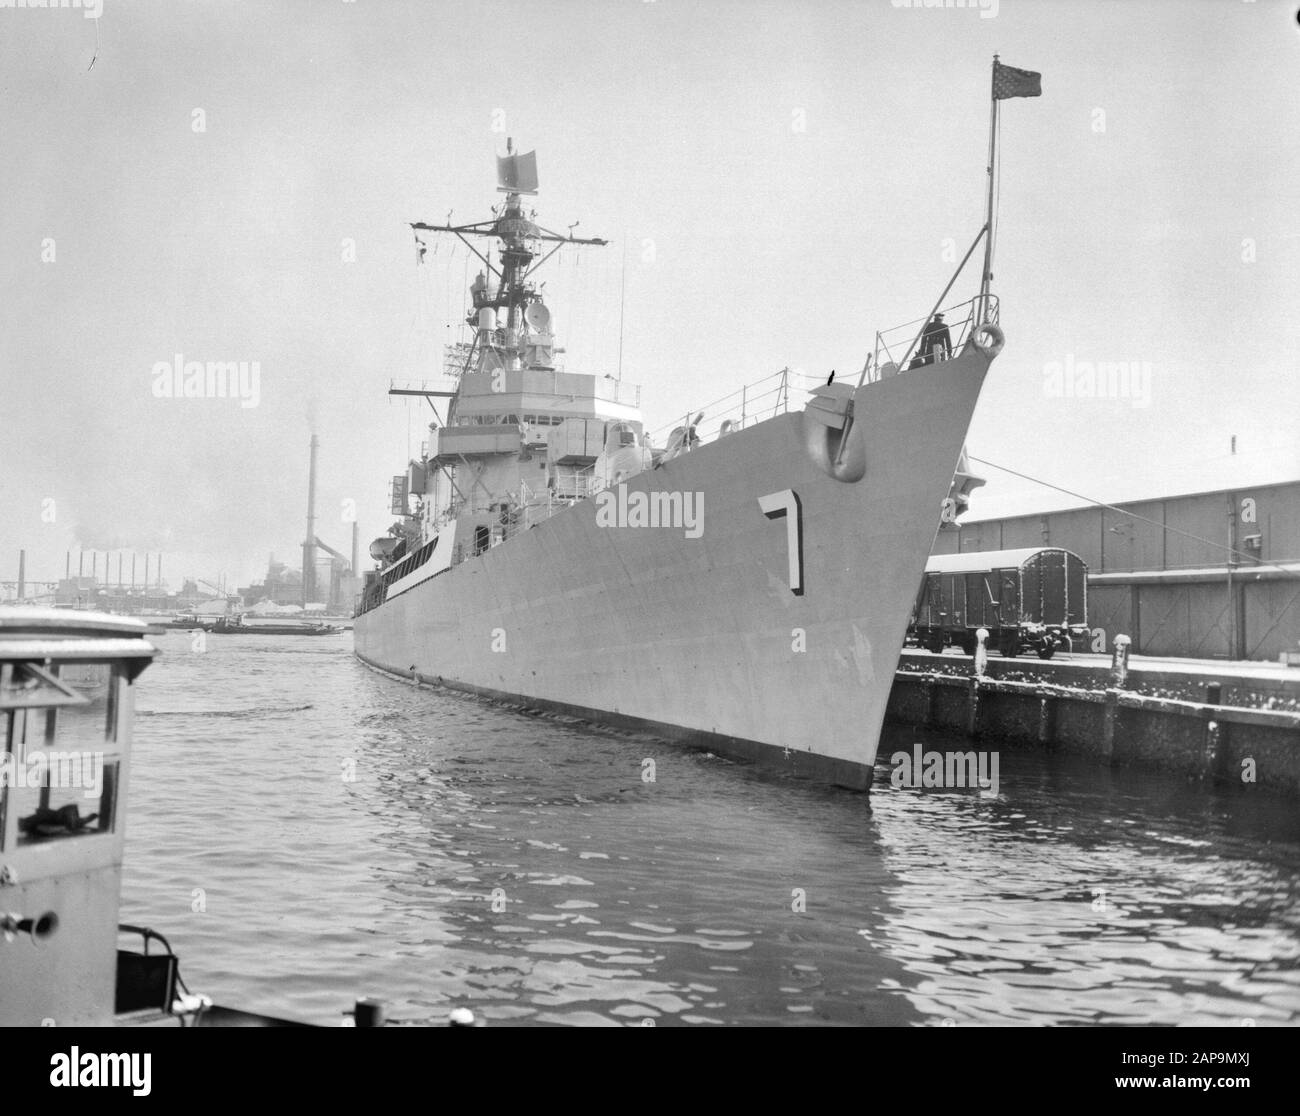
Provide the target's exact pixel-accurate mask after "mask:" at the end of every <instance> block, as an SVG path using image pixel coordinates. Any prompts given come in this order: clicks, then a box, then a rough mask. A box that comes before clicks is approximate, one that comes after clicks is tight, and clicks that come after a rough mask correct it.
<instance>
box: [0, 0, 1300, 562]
mask: <svg viewBox="0 0 1300 1116" xmlns="http://www.w3.org/2000/svg"><path fill="white" fill-rule="evenodd" d="M995 51H996V52H999V53H1000V54H1001V57H1002V61H1003V62H1004V63H1007V64H1009V65H1013V66H1017V67H1021V68H1025V69H1031V70H1038V71H1041V72H1042V75H1043V79H1042V87H1043V95H1042V97H1039V98H1034V99H1015V100H1008V101H1005V102H1002V121H1003V123H1002V166H1001V193H1000V203H999V207H998V221H999V225H998V228H999V236H998V241H997V256H996V259H995V261H994V271H995V275H996V278H995V283H994V289H995V291H996V292H997V293H998V294H999V295H1000V297H1001V299H1002V320H1003V325H1004V327H1005V330H1006V334H1007V343H1006V348H1005V350H1004V352H1003V354H1002V355H1001V357H1000V358H999V359H998V360H997V361H996V362H995V364H994V366H993V371H992V373H991V375H990V379H989V381H988V384H987V387H986V388H985V391H984V395H983V397H982V399H981V402H980V405H979V410H978V413H977V415H976V418H975V422H974V425H973V427H972V430H971V434H970V439H969V444H970V448H971V451H972V453H974V454H976V455H978V456H980V457H982V458H985V459H987V460H990V461H993V462H997V463H1000V464H1005V465H1008V466H1010V467H1012V468H1015V469H1017V470H1018V471H1021V472H1024V473H1027V474H1031V475H1033V476H1038V477H1042V478H1044V479H1047V480H1050V481H1053V482H1055V483H1058V484H1062V485H1065V486H1067V487H1071V488H1074V489H1079V490H1082V491H1084V492H1087V493H1089V494H1093V495H1096V496H1099V497H1101V498H1110V497H1114V496H1121V497H1131V496H1137V495H1159V494H1162V493H1164V492H1169V491H1175V490H1177V491H1183V490H1186V487H1187V479H1188V478H1191V477H1196V478H1201V477H1202V476H1210V477H1211V479H1213V477H1214V476H1217V475H1221V476H1223V477H1224V478H1225V484H1224V485H1223V486H1225V487H1226V486H1227V485H1230V484H1232V483H1235V481H1234V480H1233V477H1234V476H1236V475H1237V472H1236V470H1238V469H1247V471H1249V472H1250V475H1251V477H1252V478H1253V479H1252V481H1251V483H1258V478H1259V477H1264V478H1267V477H1269V476H1276V477H1277V478H1278V479H1295V478H1297V477H1300V449H1298V448H1297V446H1298V445H1300V435H1298V429H1300V376H1298V373H1300V368H1298V367H1297V363H1298V362H1297V349H1298V345H1297V340H1298V335H1300V314H1298V313H1297V312H1296V309H1295V300H1296V299H1297V298H1298V297H1300V292H1298V291H1297V287H1296V282H1295V280H1296V276H1297V275H1298V274H1300V266H1297V265H1298V264H1300V145H1297V143H1296V137H1297V135H1300V105H1298V103H1297V97H1296V92H1295V90H1296V75H1297V54H1298V53H1300V28H1298V27H1297V23H1296V5H1295V4H1294V3H1271V2H1268V0H1258V2H1243V0H1201V2H1197V0H1191V2H1188V0H1146V2H1140V0H1125V2H1123V3H1118V2H1115V3H1105V2H1090V0H1074V2H1065V0H1000V2H999V3H996V4H994V3H992V2H989V3H987V4H986V6H985V8H984V9H983V10H981V9H980V8H979V7H978V6H977V5H973V6H971V7H969V8H966V7H962V8H947V9H942V8H941V9H932V8H924V7H922V6H921V5H920V3H919V2H918V3H917V5H916V6H903V5H902V4H901V2H900V0H892V2H891V0H843V2H836V0H771V2H745V3H723V2H713V0H709V2H707V3H706V2H702V0H653V2H642V0H599V2H597V0H530V2H527V3H510V2H508V0H494V2H492V3H486V4H469V3H456V4H440V3H431V2H417V0H393V2H385V0H355V2H347V0H315V2H308V0H296V2H290V0H279V2H276V0H259V2H257V3H251V2H250V3H232V2H227V0H222V2H219V3H218V2H213V3H183V2H177V0H166V2H162V0H159V2H154V3H143V2H132V0H103V12H102V16H101V18H99V19H87V18H85V13H83V12H82V11H79V10H29V9H8V8H6V7H4V6H3V5H2V4H0V84H2V85H3V90H4V107H3V111H2V113H0V129H2V131H0V141H2V142H3V150H4V157H3V161H2V163H0V190H2V194H0V196H2V197H3V206H0V240H2V243H3V255H2V256H0V306H2V307H3V314H4V318H3V329H2V330H0V378H2V383H0V388H2V391H3V394H2V396H0V423H2V424H3V426H2V433H3V435H4V436H3V440H2V441H0V446H2V448H0V579H12V578H13V577H14V576H15V574H16V569H17V557H18V554H17V552H18V549H19V547H26V548H27V550H28V575H29V577H40V578H45V577H55V576H61V575H62V572H63V564H64V557H63V556H64V552H65V550H66V549H68V548H69V547H71V548H73V549H74V555H73V566H74V570H75V566H76V555H75V549H76V548H77V547H78V546H85V547H87V548H89V547H98V548H102V549H113V548H118V547H126V548H135V549H136V550H137V551H139V552H140V553H141V554H143V552H144V551H145V550H149V551H153V552H157V551H160V550H161V551H163V552H164V553H165V555H166V558H165V562H166V568H165V573H166V574H167V575H168V580H169V581H171V582H172V585H173V587H178V586H179V579H180V577H181V576H183V575H198V576H200V577H207V578H214V577H216V576H217V575H219V574H222V573H224V574H225V575H226V576H227V577H228V578H229V579H230V580H231V581H232V582H239V583H246V582H247V581H248V580H250V579H252V578H255V577H257V578H260V576H261V574H262V572H263V571H264V569H265V564H266V558H267V555H268V553H270V552H271V551H275V552H276V554H277V556H278V557H280V558H282V559H285V560H288V561H290V562H291V563H293V564H296V563H297V561H298V559H299V552H298V550H297V547H298V545H299V544H300V543H301V541H302V537H303V532H304V515H305V505H306V487H307V485H306V474H307V447H308V441H309V438H310V433H311V430H312V426H313V423H314V425H315V429H316V430H317V432H318V433H319V436H320V439H321V474H320V495H319V504H320V521H319V525H318V533H319V534H320V535H321V537H322V538H323V539H324V540H325V541H326V542H328V543H331V544H332V545H334V546H336V547H337V548H338V549H340V550H344V551H346V550H347V549H348V540H349V533H350V527H349V525H348V524H347V523H346V522H344V520H343V510H344V506H345V505H344V502H345V501H348V500H352V501H355V503H356V508H357V514H358V516H359V519H360V524H361V531H362V542H363V547H364V545H365V544H366V543H367V542H368V541H369V540H370V539H371V538H372V537H374V536H375V535H377V534H380V533H382V532H383V530H384V529H385V528H386V527H387V525H388V523H389V522H390V518H389V517H388V515H387V514H386V486H387V482H388V478H389V477H390V476H391V474H393V473H395V472H398V471H400V470H401V468H402V467H403V466H404V464H405V462H406V460H407V457H408V455H414V454H416V453H418V450H419V444H420V441H421V440H422V438H423V437H425V432H424V425H425V423H427V407H426V408H425V412H423V413H422V412H421V409H420V408H421V407H425V405H424V404H423V403H418V404H417V403H407V402H404V401H390V400H389V399H388V398H387V397H386V395H385V392H386V389H387V387H388V384H389V381H390V379H391V378H397V379H420V378H429V377H431V376H433V375H435V374H436V373H437V371H438V365H439V363H440V361H439V354H440V349H441V345H442V344H443V343H444V341H446V340H448V339H449V338H450V337H451V336H452V335H453V334H454V329H449V328H448V322H449V321H452V322H458V321H459V319H460V316H461V314H462V313H463V307H464V303H465V296H464V283H465V281H466V279H472V278H473V275H474V271H475V270H476V265H475V266H473V267H469V266H467V261H466V257H465V252H464V249H458V250H457V251H456V252H455V253H454V254H453V253H452V252H451V251H450V246H449V245H446V244H444V245H442V246H441V247H440V249H439V252H438V254H436V255H434V254H430V255H429V256H428V257H427V259H426V264H425V266H424V267H423V268H419V269H417V267H416V264H415V253H414V250H413V245H412V237H411V232H410V230H409V229H408V227H407V222H408V221H412V220H425V221H442V220H443V219H445V218H446V216H447V214H448V213H449V212H451V213H452V215H453V219H454V220H456V221H470V220H475V219H481V218H483V217H484V216H486V215H487V209H488V207H489V206H490V205H492V204H495V202H496V201H497V198H498V195H497V194H496V192H495V189H494V187H495V165H494V156H495V155H496V154H499V153H504V151H505V140H506V137H507V136H511V137H513V138H514V139H515V142H516V144H517V146H518V148H519V149H521V150H525V151H526V150H530V149H534V148H535V149H536V150H537V152H538V165H539V172H540V179H541V194H540V196H539V197H538V198H537V199H536V203H535V204H536V206H537V209H538V220H539V221H540V222H541V223H542V224H544V225H547V226H549V227H551V228H554V229H564V228H565V227H567V226H568V225H570V224H572V223H573V222H574V221H580V222H581V224H580V225H579V226H578V228H577V230H576V232H577V233H578V235H587V236H603V237H606V238H608V239H609V240H610V241H611V245H610V246H609V247H607V248H604V249H592V250H590V251H589V252H587V253H586V254H584V255H583V256H582V257H581V259H580V260H579V258H578V256H577V254H576V253H574V252H570V251H567V250H566V252H565V253H562V256H561V258H560V260H559V262H558V265H557V266H554V267H551V268H550V274H549V282H548V287H547V293H548V302H549V303H550V305H551V307H552V310H553V313H554V316H555V323H556V328H557V331H558V333H559V335H560V339H561V343H563V344H565V345H567V348H568V358H567V359H568V368H569V370H570V371H587V372H595V373H598V374H603V373H605V372H614V371H615V370H616V366H617V363H618V353H619V294H620V279H621V273H622V271H623V268H624V255H625V254H626V310H625V324H624V339H623V377H624V379H626V380H630V381H632V382H634V383H639V384H641V385H643V395H642V398H643V405H644V407H643V409H644V411H645V416H646V419H647V423H648V425H649V426H650V428H652V429H653V428H655V427H658V426H661V425H663V424H664V423H667V422H669V421H670V420H671V419H672V418H673V417H674V415H676V414H677V413H679V412H680V411H681V410H682V409H683V408H684V406H685V405H688V404H690V405H704V404H707V403H708V402H709V401H711V400H713V399H715V398H717V397H719V396H722V395H724V394H726V393H728V392H730V391H732V390H734V389H736V388H739V387H740V386H741V385H742V384H744V383H747V382H752V381H754V380H757V379H759V378H761V377H763V376H766V375H768V374H770V373H772V372H775V371H776V370H778V369H780V368H781V367H783V366H786V365H789V366H792V367H796V368H799V369H803V370H806V371H807V372H808V374H809V375H810V376H816V377H819V378H820V377H824V376H825V375H826V374H828V373H829V371H830V370H831V369H832V368H836V369H838V370H840V373H841V375H845V374H856V371H857V370H858V369H859V368H860V367H861V365H862V361H863V358H864V356H865V355H866V353H867V351H868V349H869V347H870V345H871V342H872V339H873V337H874V332H875V330H876V329H879V328H885V327H888V326H892V325H895V324H897V323H899V322H902V321H906V320H908V319H912V318H916V317H918V316H920V315H922V314H923V313H925V312H926V311H927V310H928V309H929V307H930V305H931V303H932V302H933V300H934V299H935V298H936V297H937V296H938V294H939V292H940V290H941V289H942V287H943V285H944V283H945V282H946V281H947V279H948V277H949V275H950V273H951V271H952V269H953V263H952V262H951V257H952V255H953V252H954V251H955V252H956V254H957V255H958V256H960V254H961V253H962V252H964V251H965V248H966V246H967V245H968V244H969V242H970V240H971V239H972V238H973V237H974V235H975V233H976V232H977V231H978V229H979V227H980V225H981V223H982V221H983V204H984V189H985V174H984V166H985V157H986V145H987V140H988V90H989V66H990V62H991V59H992V55H993V53H994V52H995ZM92 63H93V64H92ZM196 110H197V111H196ZM346 241H351V242H352V243H354V244H355V262H347V261H346V260H345V258H344V257H345V255H347V254H348V250H347V244H346V243H345V242H346ZM51 257H52V258H51ZM973 278H977V276H973ZM957 290H958V292H959V296H960V297H961V298H966V297H969V295H970V294H971V293H972V289H971V285H970V283H965V282H963V285H962V286H959V288H957ZM954 297H956V296H954ZM176 354H182V355H183V359H185V360H202V361H209V360H220V361H247V362H250V363H251V362H253V361H256V362H258V364H259V367H260V383H259V388H260V397H259V399H258V401H257V406H255V407H242V406H241V405H240V403H239V401H238V400H231V399H179V400H178V399H168V398H159V397H157V396H155V394H154V392H153V385H154V376H153V368H154V365H155V364H156V363H158V362H160V361H165V362H172V361H173V360H174V359H175V357H176ZM1118 361H1124V362H1134V363H1135V364H1136V365H1137V366H1138V367H1141V366H1142V364H1144V363H1145V364H1147V365H1149V367H1150V380H1149V384H1148V387H1147V388H1146V389H1143V386H1142V381H1141V380H1140V379H1137V380H1134V381H1133V384H1132V389H1131V390H1130V392H1129V393H1128V395H1127V396H1124V395H1121V396H1120V397H1118V398H1107V399H1095V398H1093V399H1081V398H1075V397H1070V396H1069V395H1067V394H1065V393H1064V392H1063V391H1061V390H1059V385H1060V379H1059V377H1058V378H1057V379H1055V380H1054V379H1053V376H1054V373H1053V367H1054V366H1059V369H1060V370H1062V371H1063V372H1067V373H1068V370H1069V369H1071V368H1075V369H1077V368H1078V366H1079V364H1080V363H1095V362H1118ZM1054 384H1056V385H1057V386H1056V387H1054V386H1053V385H1054ZM1232 435H1236V436H1237V446H1238V455H1237V459H1236V460H1230V459H1229V458H1228V455H1229V446H1230V438H1231V436H1232ZM985 475H986V476H988V478H989V484H988V486H987V487H986V488H984V489H981V490H980V493H979V496H978V499H977V502H976V506H975V514H977V515H978V514H980V512H981V506H982V508H983V510H984V511H985V512H987V511H990V510H993V509H996V510H997V511H998V512H999V513H1000V512H1003V511H1009V510H1011V509H1013V508H1014V507H1015V506H1016V502H1017V501H1018V500H1023V499H1025V498H1032V499H1033V500H1034V501H1035V502H1036V503H1038V504H1041V503H1042V498H1041V496H1039V495H1035V494H1031V492H1030V487H1029V486H1028V485H1026V484H1025V482H1023V481H1019V480H1015V479H1014V478H1007V477H1005V476H1003V475H1000V474H998V473H997V472H996V471H995V470H992V469H986V470H985ZM1243 475H1244V474H1243ZM1197 486H1198V487H1217V486H1218V485H1215V484H1212V483H1211V484H1205V485H1197ZM50 501H52V503H51V502H50ZM1050 502H1051V501H1050V500H1049V503H1050ZM101 561H102V560H101ZM114 562H115V559H114ZM127 565H128V567H129V557H128V559H127ZM101 568H102V566H101ZM113 569H114V572H116V565H115V564H114V567H113Z"/></svg>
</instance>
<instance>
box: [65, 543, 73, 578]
mask: <svg viewBox="0 0 1300 1116" xmlns="http://www.w3.org/2000/svg"><path fill="white" fill-rule="evenodd" d="M63 576H64V578H65V579H66V578H69V577H71V576H72V551H70V550H65V551H64V552H63Z"/></svg>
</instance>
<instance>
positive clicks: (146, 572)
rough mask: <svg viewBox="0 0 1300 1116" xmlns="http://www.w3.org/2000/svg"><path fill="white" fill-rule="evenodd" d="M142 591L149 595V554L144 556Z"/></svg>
mask: <svg viewBox="0 0 1300 1116" xmlns="http://www.w3.org/2000/svg"><path fill="white" fill-rule="evenodd" d="M144 593H145V596H146V597H147V596H148V595H149V555H147V554H146V555H145V556H144Z"/></svg>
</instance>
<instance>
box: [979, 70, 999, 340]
mask: <svg viewBox="0 0 1300 1116" xmlns="http://www.w3.org/2000/svg"><path fill="white" fill-rule="evenodd" d="M997 71H998V56H997V55H996V54H995V55H994V56H993V69H992V71H991V72H990V73H989V104H990V106H991V107H990V108H989V165H988V175H989V184H988V185H989V197H988V209H987V215H986V217H985V223H984V230H985V232H984V270H983V272H982V274H981V275H980V300H979V314H978V315H977V321H979V322H980V323H981V324H982V323H984V322H986V321H988V317H989V282H990V280H992V278H993V187H994V177H995V176H994V167H995V166H996V157H997V138H998V98H997V90H996V88H995V87H994V84H993V83H994V81H995V80H996V77H997Z"/></svg>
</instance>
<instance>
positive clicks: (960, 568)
mask: <svg viewBox="0 0 1300 1116" xmlns="http://www.w3.org/2000/svg"><path fill="white" fill-rule="evenodd" d="M1045 550H1050V551H1055V552H1057V553H1061V554H1069V553H1071V552H1070V551H1067V550H1063V549H1062V548H1061V547H1059V546H1026V547H1022V548H1021V549H1019V550H972V551H968V552H967V553H965V554H932V555H931V556H930V560H929V561H928V562H927V563H926V564H925V572H926V573H928V574H929V573H974V572H976V571H978V570H1007V569H1019V568H1020V567H1021V566H1023V565H1024V564H1025V561H1026V560H1027V559H1029V558H1031V557H1033V556H1034V555H1035V554H1041V553H1042V552H1043V551H1045Z"/></svg>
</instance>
